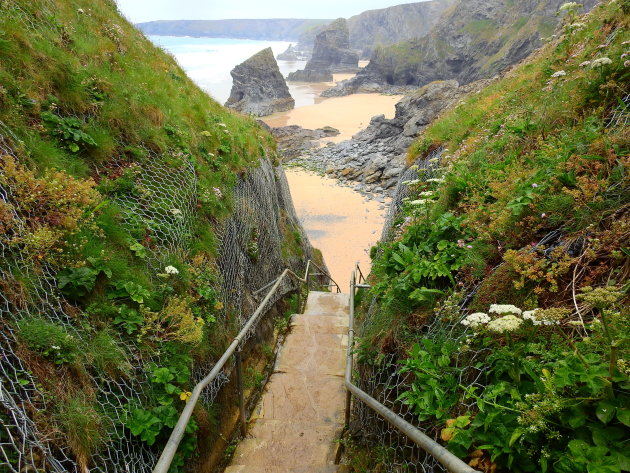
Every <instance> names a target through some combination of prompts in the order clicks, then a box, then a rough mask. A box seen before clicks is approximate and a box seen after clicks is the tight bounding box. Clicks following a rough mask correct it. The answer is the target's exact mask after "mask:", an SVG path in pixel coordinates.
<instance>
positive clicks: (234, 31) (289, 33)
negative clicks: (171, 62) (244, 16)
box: [136, 18, 331, 41]
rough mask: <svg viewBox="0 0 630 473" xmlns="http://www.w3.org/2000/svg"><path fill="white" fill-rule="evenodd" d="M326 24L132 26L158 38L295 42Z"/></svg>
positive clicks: (166, 23)
mask: <svg viewBox="0 0 630 473" xmlns="http://www.w3.org/2000/svg"><path fill="white" fill-rule="evenodd" d="M330 22H331V20H303V19H288V18H278V19H269V20H266V19H265V20H161V21H149V22H145V23H138V24H137V25H136V26H137V27H138V28H139V29H140V30H141V31H143V32H144V33H146V34H152V35H162V36H193V37H209V38H238V39H257V40H268V41H295V40H297V39H299V38H300V36H301V35H302V34H303V33H305V32H307V31H312V30H313V28H316V27H318V26H324V25H327V24H328V23H330Z"/></svg>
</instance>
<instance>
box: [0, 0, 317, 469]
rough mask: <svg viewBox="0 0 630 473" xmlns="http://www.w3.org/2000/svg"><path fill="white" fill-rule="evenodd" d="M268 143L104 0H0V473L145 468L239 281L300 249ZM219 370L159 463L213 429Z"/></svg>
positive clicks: (215, 347) (237, 319)
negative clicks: (215, 381) (184, 429)
mask: <svg viewBox="0 0 630 473" xmlns="http://www.w3.org/2000/svg"><path fill="white" fill-rule="evenodd" d="M274 153H275V152H274V143H273V140H272V138H271V137H270V135H268V134H267V132H265V131H263V130H262V129H261V128H260V127H259V126H258V125H257V124H256V122H255V121H253V120H251V119H249V118H245V117H243V116H238V115H234V114H232V113H230V112H228V111H227V110H226V109H224V108H222V107H221V106H220V105H219V104H217V103H216V102H215V101H214V100H212V99H211V98H210V97H209V96H208V95H206V94H205V93H204V92H202V91H201V90H200V89H199V88H198V87H197V86H196V85H194V84H193V82H192V81H191V80H190V79H189V78H188V77H187V76H186V75H185V74H184V72H183V71H182V69H180V67H179V66H178V65H177V64H176V62H175V60H174V59H173V58H172V57H171V56H168V55H167V54H165V53H164V52H163V51H162V50H161V49H159V48H157V47H155V46H154V45H152V44H151V42H150V41H148V40H147V39H146V38H145V37H144V36H143V35H142V33H140V32H139V31H138V30H136V29H135V28H134V27H133V26H132V25H130V24H129V23H127V22H126V21H125V20H124V19H123V18H122V17H121V16H120V15H119V13H118V12H117V9H116V4H115V2H114V1H113V0H76V1H71V2H68V1H65V0H9V1H3V2H0V360H1V363H0V386H1V393H0V471H2V472H3V473H4V472H11V473H14V472H25V471H55V472H62V471H63V472H73V473H74V472H81V473H85V472H89V471H94V472H106V471H107V472H113V471H123V470H124V471H128V472H149V471H151V469H152V466H153V465H154V463H155V461H156V457H157V455H158V454H159V453H160V451H161V449H162V447H163V445H164V443H165V441H166V439H167V438H168V436H169V433H170V430H171V429H172V427H173V426H174V423H175V421H176V419H177V416H178V413H179V411H181V409H182V407H183V406H184V404H185V403H186V400H187V399H188V396H189V395H190V394H189V393H190V391H191V389H192V387H193V386H194V385H195V383H196V382H197V381H198V380H199V377H200V375H205V374H206V373H207V372H208V369H209V366H211V365H212V363H213V362H214V361H215V360H217V358H218V356H219V355H220V354H221V353H222V352H223V350H224V348H225V347H226V346H227V345H228V344H229V343H230V342H231V341H232V340H233V338H234V336H235V334H236V333H237V332H238V330H239V329H240V327H241V326H242V324H243V321H244V320H245V319H246V318H247V317H249V315H250V314H251V313H252V311H253V309H254V308H255V307H256V306H257V305H258V303H259V300H258V298H257V297H256V296H255V295H254V291H255V290H257V289H258V288H259V287H261V286H263V285H264V284H265V283H267V282H268V281H269V279H271V278H273V277H275V276H276V275H278V274H279V273H280V272H281V271H282V270H283V269H284V268H285V267H287V266H288V267H290V268H292V269H293V270H294V271H296V272H297V271H300V270H301V269H302V267H303V261H304V259H306V258H309V257H312V256H313V253H312V248H311V247H310V245H309V243H308V239H307V238H306V236H305V235H304V233H303V231H302V229H301V227H300V226H299V223H298V220H297V217H296V216H295V212H294V210H293V205H292V203H291V197H290V194H289V192H288V186H287V183H286V178H285V176H284V173H283V171H282V169H281V168H278V167H275V165H274V161H275V155H274ZM293 289H294V288H293V287H292V286H291V284H286V285H283V286H281V291H280V293H279V294H278V296H281V295H284V294H286V293H288V292H290V291H292V290H293ZM275 301H276V300H275V299H273V300H272V303H274V302H275ZM265 320H266V322H265V324H266V327H267V333H268V332H273V320H268V319H265ZM257 335H258V336H259V337H262V335H263V334H261V333H258V334H257ZM262 339H265V337H262ZM270 356H272V353H267V352H265V353H257V354H256V356H255V358H256V360H255V361H256V362H259V361H262V360H264V359H267V357H270ZM252 370H253V371H251V373H252V374H251V376H254V375H256V376H259V375H258V374H257V372H256V371H255V370H254V368H253V367H252ZM228 375H229V373H228V372H227V371H226V373H225V374H224V375H222V376H221V378H220V380H219V381H220V383H219V384H218V385H216V386H213V387H212V389H211V390H208V391H207V392H206V393H205V394H204V403H203V405H201V404H200V405H199V406H198V408H197V409H196V411H195V421H194V422H193V423H191V424H190V426H189V429H188V432H187V435H186V437H185V439H184V442H183V443H182V445H181V447H180V450H179V453H178V456H177V457H176V462H175V464H174V466H173V468H172V471H181V470H182V468H183V465H184V462H185V459H187V458H190V457H192V456H194V455H195V454H196V453H199V452H198V451H197V440H198V439H199V440H203V441H204V442H208V443H211V444H212V445H211V446H215V447H217V448H219V449H222V448H224V447H225V441H226V440H221V435H223V436H224V437H225V438H227V441H228V442H229V436H230V432H229V429H227V428H226V430H224V431H220V430H218V426H220V425H221V423H222V422H220V421H221V420H222V416H225V417H226V419H225V423H224V425H225V426H228V425H229V422H234V419H235V417H234V416H233V415H232V413H233V412H232V409H234V406H233V404H232V403H231V402H230V400H229V399H228V400H227V402H226V399H224V398H222V397H221V392H220V391H219V388H220V387H221V383H225V382H227V381H228ZM217 396H218V397H217ZM215 440H216V442H215Z"/></svg>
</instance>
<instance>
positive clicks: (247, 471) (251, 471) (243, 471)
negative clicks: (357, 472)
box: [224, 465, 347, 473]
mask: <svg viewBox="0 0 630 473" xmlns="http://www.w3.org/2000/svg"><path fill="white" fill-rule="evenodd" d="M345 471H347V470H342V469H341V470H340V469H339V467H338V466H337V465H329V466H302V467H299V468H290V469H286V468H282V467H274V466H265V467H260V466H253V467H252V466H249V465H232V466H228V467H227V469H226V470H225V472H224V473H339V472H345Z"/></svg>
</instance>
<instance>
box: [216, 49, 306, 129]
mask: <svg viewBox="0 0 630 473" xmlns="http://www.w3.org/2000/svg"><path fill="white" fill-rule="evenodd" d="M231 74H232V78H233V85H232V92H231V94H230V98H229V99H228V101H227V102H226V103H225V106H226V107H229V108H231V109H234V110H238V111H239V112H242V113H247V114H251V115H255V116H258V117H262V116H265V115H271V114H272V113H274V112H281V111H284V110H291V109H292V108H293V107H294V106H295V100H293V97H291V94H290V93H289V88H288V87H287V83H286V82H285V80H284V77H282V74H281V73H280V69H279V68H278V63H277V62H276V60H275V58H274V57H273V52H272V51H271V48H267V49H263V50H262V51H260V52H259V53H257V54H255V55H254V56H252V57H250V58H249V59H248V60H246V61H245V62H243V63H241V64H239V65H238V66H236V67H235V68H234V69H232V72H231Z"/></svg>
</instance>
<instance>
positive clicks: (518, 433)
mask: <svg viewBox="0 0 630 473" xmlns="http://www.w3.org/2000/svg"><path fill="white" fill-rule="evenodd" d="M524 433H525V429H520V428H519V429H516V430H515V431H514V432H512V436H511V437H510V441H509V442H508V445H509V446H510V447H511V446H512V445H514V443H515V442H516V441H517V440H518V439H519V438H521V436H522V435H523V434H524Z"/></svg>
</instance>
